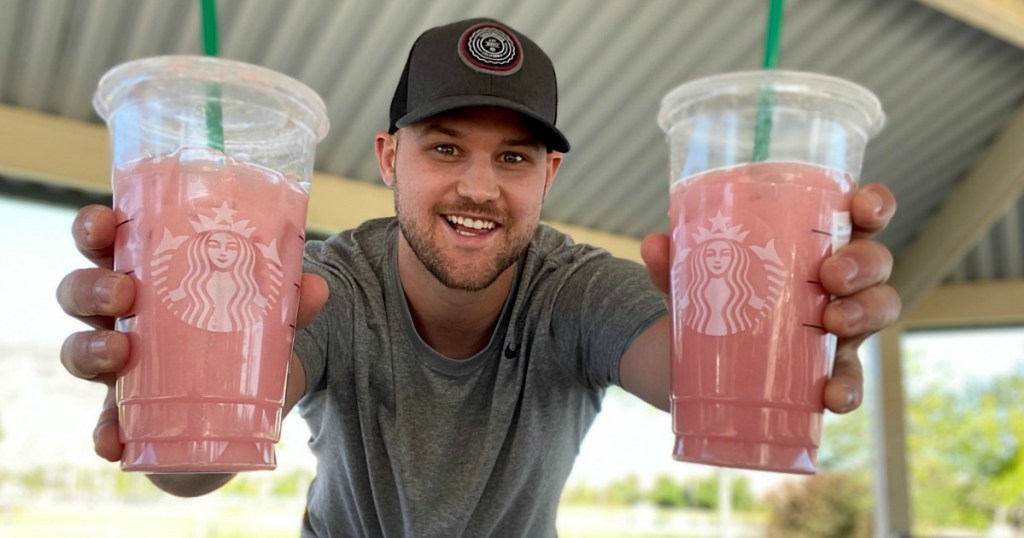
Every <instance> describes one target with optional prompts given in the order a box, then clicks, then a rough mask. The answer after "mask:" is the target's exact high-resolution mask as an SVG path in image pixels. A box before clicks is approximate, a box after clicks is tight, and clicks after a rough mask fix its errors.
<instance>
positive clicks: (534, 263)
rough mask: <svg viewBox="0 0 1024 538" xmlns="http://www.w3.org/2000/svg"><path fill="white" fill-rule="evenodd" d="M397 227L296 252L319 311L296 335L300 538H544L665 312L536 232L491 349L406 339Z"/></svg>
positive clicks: (637, 270) (633, 273)
mask: <svg viewBox="0 0 1024 538" xmlns="http://www.w3.org/2000/svg"><path fill="white" fill-rule="evenodd" d="M397 234H398V226H397V222H396V221H395V220H394V219H381V220H375V221H370V222H368V223H366V224H364V225H362V226H360V227H359V228H357V229H355V230H351V231H348V232H345V233H342V234H338V235H335V236H332V237H331V238H330V239H328V240H327V241H324V242H311V243H309V244H308V245H307V247H306V259H305V270H306V271H309V272H314V273H317V274H319V275H321V276H323V277H324V278H325V279H326V280H327V283H328V285H329V287H330V292H331V296H330V300H329V301H328V303H327V305H326V306H325V307H324V309H323V311H322V312H321V313H320V315H319V316H318V317H317V318H316V321H314V322H313V323H312V324H311V325H310V326H309V327H307V328H305V329H304V330H302V331H300V332H299V333H298V335H297V336H296V341H295V350H296V353H298V355H299V357H300V359H301V361H302V364H303V366H304V368H305V372H306V380H307V387H306V395H305V397H304V398H303V400H302V401H301V402H300V404H299V407H298V409H299V412H300V413H301V415H302V416H303V417H304V418H305V419H306V421H307V422H308V423H309V427H310V429H311V431H312V437H311V439H310V443H309V444H310V447H311V449H312V451H313V453H314V454H315V455H316V458H317V474H316V478H315V479H314V480H313V483H312V484H311V486H310V489H309V495H308V506H307V512H306V517H305V521H304V525H303V536H307V537H309V536H317V537H325V536H388V537H392V536H394V537H398V536H403V537H404V536H417V537H421V536H422V537H446V538H448V537H457V536H472V537H477V536H530V537H542V536H554V535H555V515H556V510H557V508H558V501H559V498H560V496H561V493H562V489H563V487H564V486H565V481H566V479H567V478H568V476H569V471H570V470H571V468H572V464H573V460H574V459H575V458H576V455H577V454H578V452H579V447H580V443H581V442H582V441H583V436H584V435H585V434H586V433H587V430H588V429H589V428H590V425H591V423H592V422H593V420H594V417H595V416H596V415H597V412H598V411H599V410H600V408H601V398H602V396H603V395H604V389H605V388H606V387H608V386H609V384H611V383H616V384H618V383H619V359H620V358H621V356H622V354H623V353H624V352H625V350H626V349H627V348H628V347H629V345H630V343H632V341H633V339H634V338H636V337H637V336H638V335H639V334H640V333H642V332H643V331H644V330H645V329H646V328H647V327H649V326H650V325H651V324H652V323H653V322H654V321H656V320H657V319H659V318H660V317H662V316H664V315H665V313H666V309H665V303H664V299H663V297H662V296H661V294H660V293H658V292H657V291H656V290H655V289H654V288H653V287H652V286H651V285H650V283H649V281H648V277H647V273H646V271H645V270H644V268H643V267H642V266H640V265H639V264H636V263H634V262H630V261H625V260H621V259H617V258H614V257H612V256H611V255H609V254H608V253H607V252H605V251H604V250H601V249H597V248H594V247H590V246H586V245H574V244H573V243H572V240H571V239H570V238H569V237H568V236H566V235H564V234H562V233H560V232H558V231H556V230H554V229H552V228H549V227H547V226H540V228H539V229H538V231H537V233H536V234H535V236H534V238H533V240H532V242H531V243H530V246H529V248H528V251H527V253H526V254H525V255H524V256H523V257H522V258H521V259H520V261H519V262H518V274H517V276H516V280H515V283H514V284H513V288H512V292H511V293H510V295H509V300H508V301H507V302H506V304H505V307H504V310H503V311H502V314H501V318H500V320H499V322H498V325H497V327H496V329H495V331H494V334H493V336H492V338H491V341H490V343H489V344H488V346H487V347H486V348H485V349H484V350H482V351H481V352H480V353H478V354H477V355H475V356H473V357H471V358H469V359H466V360H458V361H457V360H451V359H448V358H446V357H444V356H442V355H440V354H439V353H437V352H436V351H434V350H433V349H432V348H430V347H429V346H428V345H426V343H424V342H423V340H422V339H420V337H419V336H418V334H417V333H416V330H415V327H414V325H413V322H412V318H411V317H410V314H409V308H408V305H407V303H406V300H405V295H404V293H403V292H402V287H401V283H400V281H399V279H398V270H397V241H398V239H397V237H398V235H397Z"/></svg>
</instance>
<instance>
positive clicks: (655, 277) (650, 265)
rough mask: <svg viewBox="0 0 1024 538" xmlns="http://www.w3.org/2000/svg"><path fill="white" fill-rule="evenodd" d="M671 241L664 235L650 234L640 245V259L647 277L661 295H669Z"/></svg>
mask: <svg viewBox="0 0 1024 538" xmlns="http://www.w3.org/2000/svg"><path fill="white" fill-rule="evenodd" d="M670 246H671V241H670V238H669V236H668V235H666V234H650V235H648V236H647V237H645V238H644V241H643V243H640V257H641V258H643V259H644V263H645V264H646V265H647V275H648V276H650V277H651V282H652V283H654V286H655V287H656V288H658V289H659V290H661V292H662V293H664V294H665V295H668V293H669V252H670V251H671V250H670Z"/></svg>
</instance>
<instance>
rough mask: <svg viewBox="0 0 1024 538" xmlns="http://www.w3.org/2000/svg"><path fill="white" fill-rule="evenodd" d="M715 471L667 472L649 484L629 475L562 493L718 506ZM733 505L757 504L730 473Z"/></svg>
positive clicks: (604, 500)
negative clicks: (682, 474)
mask: <svg viewBox="0 0 1024 538" xmlns="http://www.w3.org/2000/svg"><path fill="white" fill-rule="evenodd" d="M718 485H719V478H718V475H717V474H711V475H708V476H702V477H698V478H693V479H690V480H681V479H677V478H675V477H673V476H670V475H668V474H660V475H657V476H655V477H654V479H653V480H652V482H651V484H650V486H649V487H647V488H644V487H642V486H641V483H640V480H639V478H637V477H636V476H634V475H629V476H626V477H624V478H621V479H618V480H614V481H612V482H609V483H608V484H607V485H606V486H604V487H593V486H590V485H588V484H586V483H582V482H581V483H577V484H574V485H572V486H570V487H568V488H566V490H565V492H564V493H563V494H562V502H564V503H567V504H577V505H609V506H628V505H633V504H637V503H640V502H648V503H651V504H653V505H655V506H658V507H661V508H693V509H698V510H709V511H713V510H717V509H718ZM731 495H732V507H733V509H734V510H736V511H740V512H744V511H746V512H749V511H754V510H758V509H759V508H760V506H759V503H758V501H757V498H756V497H755V495H754V492H753V490H752V489H751V487H750V483H749V482H748V481H747V479H746V478H745V477H732V489H731Z"/></svg>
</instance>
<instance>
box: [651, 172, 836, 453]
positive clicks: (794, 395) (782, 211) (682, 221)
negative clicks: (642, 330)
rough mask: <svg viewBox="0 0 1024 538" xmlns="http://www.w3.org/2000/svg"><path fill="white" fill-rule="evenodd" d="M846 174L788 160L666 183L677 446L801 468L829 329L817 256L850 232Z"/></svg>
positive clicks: (815, 420) (824, 370)
mask: <svg viewBox="0 0 1024 538" xmlns="http://www.w3.org/2000/svg"><path fill="white" fill-rule="evenodd" d="M854 186H855V182H854V180H853V179H852V178H851V177H850V176H849V175H847V174H846V173H844V172H842V171H837V170H834V169H829V168H825V167H821V166H814V165H809V164H804V163H798V162H766V163H757V164H743V165H737V166H733V167H729V168H720V169H715V170H711V171H708V172H704V173H701V174H698V175H695V176H691V177H688V178H684V179H682V180H680V181H678V182H676V183H675V185H673V188H672V192H671V209H670V217H671V222H672V230H673V243H674V246H673V252H672V277H671V278H672V298H673V304H674V305H675V307H674V311H673V319H672V324H673V341H672V347H673V351H672V356H673V364H672V376H673V380H672V382H673V383H672V386H673V394H672V401H673V402H672V414H673V429H674V431H675V433H676V435H677V442H676V447H675V452H674V457H675V458H676V459H678V460H683V461H693V462H698V463H707V464H712V465H719V466H726V467H742V468H752V469H763V470H771V471H781V472H792V473H814V472H815V458H816V452H817V447H818V446H819V444H820V441H821V419H822V412H823V397H824V395H823V393H824V388H825V383H826V381H827V379H828V377H829V376H830V375H831V367H832V360H833V356H834V351H835V337H834V336H832V335H830V334H828V333H827V332H826V331H825V330H824V329H823V328H822V313H823V310H824V308H825V306H826V304H828V302H829V300H830V296H829V294H828V293H826V292H825V290H824V288H822V286H821V284H820V282H819V281H818V270H819V267H820V265H821V262H822V261H823V260H824V259H825V258H826V257H827V256H829V255H830V254H831V252H832V251H833V249H835V248H838V247H839V246H841V245H843V244H845V243H846V242H847V241H848V240H849V236H850V220H849V213H848V211H849V207H850V199H851V197H852V195H853V189H854Z"/></svg>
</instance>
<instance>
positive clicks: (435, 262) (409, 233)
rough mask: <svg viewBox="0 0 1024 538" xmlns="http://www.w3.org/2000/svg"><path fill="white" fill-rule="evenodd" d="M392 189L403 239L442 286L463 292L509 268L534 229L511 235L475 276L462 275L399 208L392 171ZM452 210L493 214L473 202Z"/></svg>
mask: <svg viewBox="0 0 1024 538" xmlns="http://www.w3.org/2000/svg"><path fill="white" fill-rule="evenodd" d="M392 184H393V191H394V194H395V215H397V217H398V227H399V229H400V230H401V232H402V235H403V236H404V237H405V240H406V242H407V243H408V244H409V247H410V248H411V249H412V251H413V253H414V254H416V257H417V258H419V260H420V263H422V264H423V266H424V267H426V268H427V271H430V274H431V275H433V276H434V278H436V279H437V281H438V282H440V283H441V284H443V285H444V286H445V287H447V288H450V289H454V290H462V291H481V290H484V289H487V288H488V287H490V285H491V284H494V282H495V281H496V280H497V279H498V277H499V276H501V274H502V273H504V272H505V271H506V270H507V269H508V268H509V267H512V265H513V264H515V263H516V261H517V260H518V259H519V257H520V256H522V254H523V253H524V252H526V249H527V248H528V247H529V245H530V240H531V239H532V237H533V234H534V232H535V231H536V229H533V230H530V231H529V233H528V234H525V235H524V236H522V237H513V238H511V239H512V240H511V242H510V243H509V244H508V245H507V246H506V248H504V249H502V250H501V251H500V252H499V253H498V254H497V256H495V258H494V263H493V264H492V265H491V266H490V267H489V268H487V269H485V270H483V271H481V272H480V273H478V274H476V275H471V276H464V277H461V278H460V276H459V275H457V274H456V273H455V271H453V270H452V269H453V267H452V265H453V264H452V263H451V262H449V261H447V260H445V258H444V254H443V253H442V252H441V250H440V249H439V248H437V246H436V245H434V243H433V242H432V241H431V240H430V234H429V230H428V229H421V228H419V227H418V226H417V225H416V223H415V221H414V220H413V219H412V218H410V217H409V216H407V215H406V214H405V212H404V211H402V204H401V202H400V198H401V195H400V194H399V192H400V190H401V189H400V188H399V179H398V171H397V170H395V172H394V177H392ZM441 209H442V208H440V207H437V206H435V207H434V208H432V211H431V214H439V213H441V212H442V211H441ZM447 209H448V211H449V212H451V211H464V212H467V213H476V214H482V215H487V214H493V211H490V210H489V208H488V207H487V206H478V205H474V204H468V203H467V204H460V206H459V208H458V209H454V210H453V209H452V208H447Z"/></svg>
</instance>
